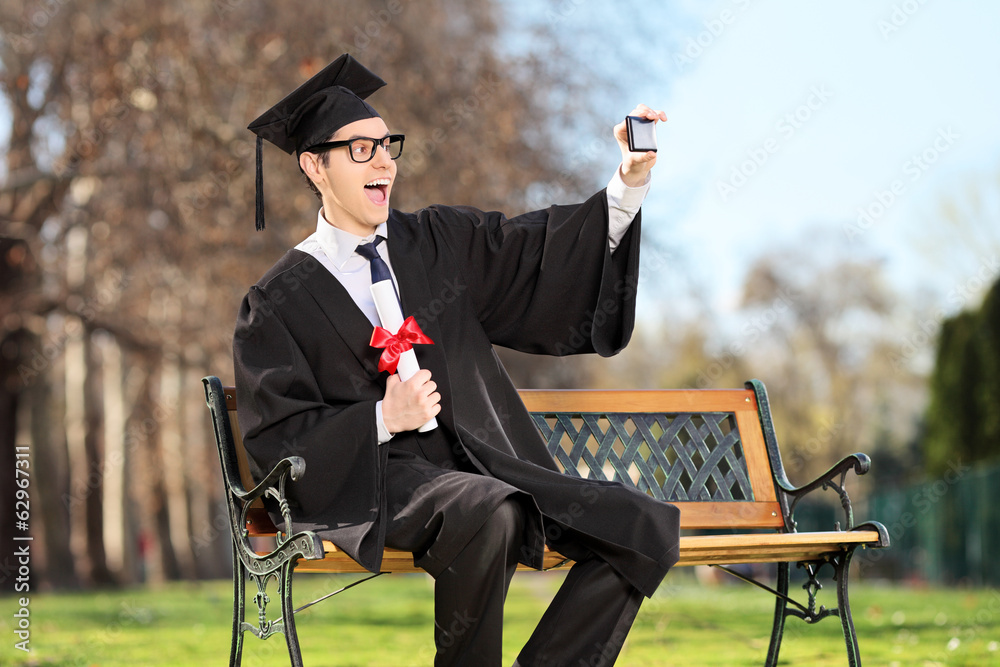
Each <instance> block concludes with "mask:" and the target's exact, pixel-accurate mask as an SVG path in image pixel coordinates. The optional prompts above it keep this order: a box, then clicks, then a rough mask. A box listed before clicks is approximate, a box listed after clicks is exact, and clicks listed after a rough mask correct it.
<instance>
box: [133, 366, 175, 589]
mask: <svg viewBox="0 0 1000 667" xmlns="http://www.w3.org/2000/svg"><path fill="white" fill-rule="evenodd" d="M143 363H144V364H146V368H145V369H144V370H143V371H142V375H141V377H137V380H138V382H137V383H136V384H137V385H138V386H135V387H134V389H133V393H134V395H135V396H136V397H137V398H136V401H135V403H134V404H133V406H132V411H131V414H130V415H129V419H128V425H127V427H126V449H127V450H128V452H129V455H128V460H129V470H130V473H129V479H128V483H129V497H130V498H131V499H133V501H134V504H135V513H136V530H137V532H138V534H137V535H136V540H137V550H138V560H139V568H140V578H141V579H142V580H143V581H146V582H148V583H153V584H158V583H162V582H164V581H166V580H167V578H168V570H169V565H170V564H169V562H168V561H167V558H166V555H167V552H168V549H169V545H164V540H163V533H162V531H161V529H160V523H161V522H160V519H161V514H162V513H163V511H164V509H163V483H162V478H161V474H160V460H159V455H158V453H157V452H158V444H157V443H158V439H159V433H158V430H157V429H158V425H157V424H158V422H157V418H156V416H154V415H158V414H159V413H158V412H157V409H156V407H155V405H154V402H153V399H152V396H151V394H152V387H153V382H154V377H155V376H154V371H153V368H152V366H153V365H154V364H155V363H156V362H155V360H152V359H149V358H144V359H143ZM133 372H138V369H134V370H133Z"/></svg>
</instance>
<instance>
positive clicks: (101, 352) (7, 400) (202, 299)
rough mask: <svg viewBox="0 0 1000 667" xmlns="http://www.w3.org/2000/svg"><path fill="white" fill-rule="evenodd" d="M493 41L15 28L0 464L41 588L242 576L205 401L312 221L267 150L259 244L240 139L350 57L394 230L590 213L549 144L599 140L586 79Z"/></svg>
mask: <svg viewBox="0 0 1000 667" xmlns="http://www.w3.org/2000/svg"><path fill="white" fill-rule="evenodd" d="M503 21H504V15H503V14H502V12H501V10H500V9H499V6H498V4H497V3H495V2H491V1H490V0H476V1H474V2H459V1H458V0H437V1H435V2H426V3H420V4H419V5H418V4H417V3H411V2H398V3H397V2H385V1H384V0H366V1H360V2H359V1H354V2H348V1H347V0H339V1H335V2H329V3H324V4H321V5H312V6H296V8H295V9H294V11H290V10H289V7H288V6H287V5H282V4H279V3H268V2H264V1H262V0H211V1H209V0H196V1H184V2H181V1H180V0H152V1H150V2H145V3H134V2H128V1H127V0H80V1H79V2H75V3H43V4H38V3H29V2H21V1H19V0H11V1H10V2H4V4H3V6H2V8H0V68H2V69H0V102H2V104H3V106H4V110H3V111H0V119H2V120H3V122H4V125H5V128H4V129H5V130H6V132H0V137H2V138H5V142H6V146H5V148H6V150H5V151H4V157H5V162H4V164H3V165H2V166H0V221H2V222H0V224H2V230H0V236H2V237H3V252H4V253H5V254H4V261H5V262H7V264H5V265H4V266H5V267H7V268H10V267H13V269H11V270H15V269H17V270H21V274H19V275H22V274H23V276H24V277H23V278H19V279H18V280H11V281H8V280H6V279H5V280H4V281H3V283H2V286H0V340H2V341H3V347H2V350H3V371H4V375H3V381H4V384H3V392H4V393H3V394H2V396H0V398H3V401H2V402H0V409H3V410H4V413H3V417H4V422H3V423H4V429H3V431H2V436H0V453H2V456H4V457H7V459H9V458H10V457H11V455H12V452H13V448H14V446H15V444H16V443H19V444H30V446H31V449H32V455H33V462H34V463H33V465H34V466H35V468H34V470H35V472H36V473H37V474H36V478H35V479H36V480H37V481H36V483H35V485H34V486H33V487H32V489H33V492H37V493H38V494H40V497H38V498H37V503H33V504H32V507H33V511H34V515H33V518H32V532H33V533H34V534H35V535H36V536H37V539H38V542H36V544H37V545H38V547H39V548H38V559H37V560H36V561H33V562H35V563H36V564H38V568H37V569H36V574H37V575H38V576H39V577H40V578H41V579H42V580H43V581H42V583H43V584H46V585H69V584H71V583H73V582H77V583H79V584H82V585H89V584H98V583H107V582H109V581H112V580H113V581H117V582H131V581H137V580H143V579H145V580H160V579H165V578H172V577H179V576H218V575H219V574H221V573H222V572H221V571H220V570H224V569H225V568H227V567H228V563H227V561H228V547H227V540H228V535H227V533H226V532H225V531H226V529H225V528H224V527H222V528H220V527H219V526H218V524H216V523H213V520H214V519H215V518H216V516H217V514H218V512H219V491H220V489H221V483H220V482H219V480H218V478H217V474H218V473H217V472H216V471H217V469H218V464H217V461H216V460H215V457H216V455H215V453H214V450H213V447H212V439H211V433H210V432H209V430H208V429H207V426H208V423H207V417H206V415H205V414H204V405H203V401H202V400H200V398H199V397H200V396H201V389H200V386H199V384H198V382H197V379H198V378H199V377H200V376H201V375H204V374H207V373H213V374H217V375H220V376H221V377H223V378H226V377H230V378H231V377H232V375H231V373H232V371H231V332H232V326H233V321H234V317H235V312H236V309H237V307H238V304H239V301H240V299H241V298H242V296H243V294H244V293H245V291H246V289H247V287H248V286H249V285H250V284H252V283H253V282H254V281H255V280H256V279H257V278H258V277H259V275H260V274H261V273H263V271H265V270H266V269H267V268H268V267H269V266H270V265H271V264H272V263H273V262H274V261H275V260H276V259H277V258H278V257H279V256H280V255H281V254H282V253H283V252H284V250H285V249H286V248H288V247H290V246H292V245H294V244H295V243H297V242H298V241H299V240H301V239H302V238H303V237H304V236H306V235H307V234H309V233H310V232H311V231H312V227H313V226H314V225H315V212H316V208H317V206H318V205H317V203H316V202H315V200H314V199H313V198H312V195H311V194H310V192H309V190H308V189H307V187H306V186H305V185H304V183H303V182H302V180H301V179H302V176H301V175H300V174H299V173H298V169H297V165H296V164H295V162H294V160H293V159H292V158H290V157H288V156H287V155H285V154H284V153H281V152H280V151H276V150H272V149H271V147H268V148H266V149H265V156H264V160H265V176H264V188H265V193H266V204H267V221H268V225H267V230H266V231H265V232H263V233H260V234H255V233H254V232H253V201H254V197H253V193H254V174H253V143H252V141H251V135H250V134H249V132H247V131H246V130H245V129H244V128H245V126H246V124H247V123H248V122H249V121H250V120H251V119H253V118H254V117H256V116H257V115H258V114H259V113H260V112H261V111H263V110H264V109H265V108H267V107H268V106H269V105H270V104H271V103H273V102H274V101H275V100H277V99H280V98H281V97H282V96H284V95H285V94H286V93H287V92H288V91H289V90H290V89H291V88H292V87H294V86H295V85H297V84H298V83H299V82H301V81H303V80H305V79H306V78H307V77H308V76H310V75H311V74H313V73H315V72H316V71H318V69H319V68H321V67H322V66H323V65H325V64H326V63H327V62H328V61H329V60H331V59H332V58H334V57H335V56H337V55H339V54H340V53H341V52H344V51H349V52H351V53H353V54H354V55H355V56H356V57H358V58H359V60H361V61H362V62H364V63H365V64H366V65H368V66H369V67H371V68H372V69H373V70H374V71H376V72H378V73H379V74H380V75H382V76H383V78H385V79H386V80H387V81H389V82H390V85H389V86H388V87H387V88H385V89H384V90H383V91H380V92H379V93H378V97H377V98H376V99H374V100H373V101H374V102H375V103H376V104H377V106H378V108H379V109H380V110H382V111H383V114H384V116H385V118H386V120H387V122H388V123H389V125H390V127H392V128H393V129H397V130H399V131H402V132H405V133H406V135H407V144H406V152H405V154H404V156H403V158H401V160H400V163H399V171H400V179H399V186H398V188H396V189H395V190H394V193H393V194H394V204H395V205H396V206H398V207H399V208H403V209H408V208H413V207H418V206H421V205H425V204H429V203H434V202H442V201H443V202H445V203H449V204H472V205H476V206H479V207H481V208H485V209H491V208H500V209H502V210H504V211H506V212H508V213H512V214H513V213H518V212H520V211H522V210H524V209H525V208H526V207H527V205H528V204H529V203H534V201H533V199H532V197H531V196H529V193H531V192H537V191H539V190H542V191H546V192H549V191H552V192H556V191H557V192H560V193H564V194H565V195H566V196H567V197H575V196H581V195H583V194H588V192H587V191H588V190H589V189H590V188H591V187H593V185H592V184H593V183H594V174H593V173H592V169H593V167H594V165H593V164H592V163H591V162H589V161H587V160H578V161H576V162H575V163H574V168H573V170H572V171H567V170H566V168H565V164H566V160H565V158H564V155H563V151H564V150H565V147H564V146H562V145H558V144H557V143H556V142H555V141H554V140H553V139H552V136H553V133H551V132H549V131H547V130H548V129H549V128H551V127H552V126H553V124H556V123H559V121H560V119H561V118H564V114H567V113H569V112H570V111H572V113H573V114H576V115H582V116H583V117H586V116H587V113H588V112H587V106H586V105H585V104H582V103H581V97H579V95H580V94H581V90H580V89H579V88H578V87H576V86H572V85H570V86H567V85H557V82H560V81H563V80H564V79H566V80H568V77H565V76H563V75H564V73H565V71H567V70H569V69H571V68H572V65H573V64H572V63H570V62H568V61H567V60H559V59H552V58H544V59H543V58H541V57H536V56H535V55H534V54H532V53H531V52H530V51H525V50H519V49H507V48H504V47H505V45H503V44H501V37H502V36H503V35H506V34H509V33H506V32H505V26H504V23H503ZM553 91H558V94H556V93H554V92H553ZM609 130H610V128H608V131H609ZM609 150H612V151H613V150H614V145H613V143H609ZM547 203H549V202H545V204H547ZM32 262H33V264H31V263H32ZM29 265H31V266H32V267H34V268H32V269H31V270H30V271H28V270H26V268H25V267H28V266H29ZM18 267H20V269H18ZM5 270H7V269H5ZM5 275H6V274H5ZM26 281H27V282H26ZM8 416H9V417H10V418H9V420H8ZM18 419H20V420H21V421H20V422H18V421H17V420H18ZM5 460H6V459H5ZM43 462H44V463H45V465H44V467H43ZM50 462H51V464H50ZM0 492H5V493H6V494H7V495H6V496H5V497H4V498H3V499H2V500H0V503H2V504H3V505H4V506H8V503H7V500H8V499H9V498H10V490H9V489H7V488H6V487H5V486H0ZM6 520H7V517H5V521H6ZM0 529H2V532H3V534H2V535H0V541H2V542H3V544H4V545H7V544H10V540H9V539H8V537H9V532H10V530H11V529H12V528H11V526H10V525H8V524H7V523H4V524H2V525H0ZM201 555H212V556H214V557H212V558H199V556H201Z"/></svg>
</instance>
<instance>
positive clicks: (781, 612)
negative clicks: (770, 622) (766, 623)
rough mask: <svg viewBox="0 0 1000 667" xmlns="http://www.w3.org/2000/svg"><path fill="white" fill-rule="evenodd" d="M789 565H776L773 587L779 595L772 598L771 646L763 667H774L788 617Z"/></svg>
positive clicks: (768, 648)
mask: <svg viewBox="0 0 1000 667" xmlns="http://www.w3.org/2000/svg"><path fill="white" fill-rule="evenodd" d="M788 566H789V564H788V563H778V577H777V581H776V582H775V586H776V588H777V590H778V592H779V593H781V595H777V596H775V598H774V626H773V627H772V628H771V644H770V645H769V646H768V647H767V660H766V661H765V662H764V665H765V667H776V665H777V664H778V652H779V651H781V637H782V635H783V634H784V632H785V619H786V618H787V617H788V602H787V601H786V600H787V599H788V577H789V573H788V571H789V567H788Z"/></svg>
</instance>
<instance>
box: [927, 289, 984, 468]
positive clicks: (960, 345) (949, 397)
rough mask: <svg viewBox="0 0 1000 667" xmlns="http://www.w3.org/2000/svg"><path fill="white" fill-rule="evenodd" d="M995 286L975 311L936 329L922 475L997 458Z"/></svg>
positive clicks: (966, 312)
mask: <svg viewBox="0 0 1000 667" xmlns="http://www.w3.org/2000/svg"><path fill="white" fill-rule="evenodd" d="M998 415H1000V281H997V282H996V283H994V285H993V288H992V289H991V290H990V291H989V293H988V294H987V296H986V300H985V301H984V302H983V305H982V307H981V308H979V309H978V310H976V311H964V312H962V313H959V314H958V315H955V316H954V317H951V318H949V319H947V320H945V322H944V323H943V324H942V326H941V334H940V336H939V338H938V344H937V357H936V359H935V363H934V370H933V373H932V374H931V378H930V403H929V405H928V407H927V413H926V427H927V430H926V435H925V437H924V440H923V451H924V457H925V461H926V472H927V473H929V474H930V475H935V476H936V475H941V474H944V473H945V472H946V471H948V470H949V467H950V466H952V465H955V464H961V465H968V464H971V463H975V462H981V461H985V460H991V459H996V458H998V457H1000V416H998Z"/></svg>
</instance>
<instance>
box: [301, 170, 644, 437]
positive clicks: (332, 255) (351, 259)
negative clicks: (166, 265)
mask: <svg viewBox="0 0 1000 667" xmlns="http://www.w3.org/2000/svg"><path fill="white" fill-rule="evenodd" d="M648 191H649V177H648V176H647V178H646V182H645V183H644V184H643V185H641V186H639V187H637V188H630V187H628V186H627V185H625V182H624V181H623V180H622V178H621V169H620V168H619V169H615V175H614V176H612V177H611V181H610V182H609V183H608V188H607V195H608V214H609V215H608V243H609V245H610V247H611V252H614V251H615V249H616V248H617V247H618V243H619V242H620V241H621V239H622V237H623V236H625V232H627V231H628V228H629V225H631V224H632V220H634V219H635V214H636V213H637V212H638V211H639V208H640V207H641V206H642V202H643V200H644V199H645V197H646V193H647V192H648ZM376 236H381V237H382V238H385V239H388V233H387V232H386V223H384V222H383V223H382V224H381V225H379V226H378V227H376V228H375V231H374V232H373V233H372V234H370V235H368V236H366V237H360V236H355V235H354V234H350V233H348V232H345V231H344V230H342V229H340V228H338V227H334V226H333V225H331V224H330V223H329V222H327V221H326V218H324V217H323V209H320V210H319V213H318V214H317V220H316V231H315V232H314V233H312V234H311V235H309V236H308V237H306V239H305V240H303V241H302V242H301V243H299V244H298V245H297V246H295V249H296V250H301V251H302V252H305V253H308V254H309V255H312V256H313V257H315V258H316V259H317V260H318V261H319V262H320V264H322V265H323V266H324V267H326V269H327V270H328V271H329V272H330V273H332V274H333V275H334V277H335V278H337V280H339V281H340V284H342V285H343V286H344V289H346V290H347V293H348V294H350V295H351V298H352V299H353V300H354V303H356V304H357V306H358V308H360V309H361V312H363V313H364V314H365V317H367V318H368V320H369V321H370V322H371V323H372V326H373V327H375V326H381V324H382V323H381V322H380V321H379V317H378V313H377V312H376V310H375V300H374V299H373V298H372V294H371V285H372V276H371V268H370V264H369V262H368V260H367V259H365V258H364V257H362V256H361V255H359V254H358V253H357V252H355V248H357V247H358V246H359V245H361V244H362V243H371V242H372V241H374V240H375V237H376ZM375 248H376V250H378V254H379V256H381V257H382V259H384V260H385V263H386V265H388V267H389V273H390V274H391V275H392V281H393V284H395V285H398V284H399V283H398V281H397V280H396V272H395V271H393V269H392V261H391V260H390V259H389V250H388V249H387V248H386V243H385V242H383V243H379V244H378V245H377V246H375ZM375 422H376V425H377V426H378V441H379V444H383V443H386V442H388V441H389V440H390V439H391V438H392V434H391V433H389V431H388V429H386V427H385V421H384V420H383V418H382V401H378V402H377V403H376V404H375Z"/></svg>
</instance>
